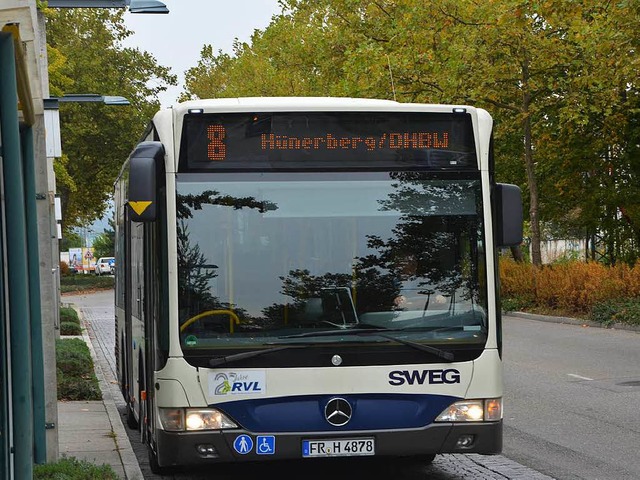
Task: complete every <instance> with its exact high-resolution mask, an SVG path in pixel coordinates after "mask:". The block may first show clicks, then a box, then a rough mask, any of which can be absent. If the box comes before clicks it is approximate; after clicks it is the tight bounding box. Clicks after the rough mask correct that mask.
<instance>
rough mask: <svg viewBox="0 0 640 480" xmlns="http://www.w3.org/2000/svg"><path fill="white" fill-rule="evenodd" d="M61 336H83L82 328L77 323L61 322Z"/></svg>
mask: <svg viewBox="0 0 640 480" xmlns="http://www.w3.org/2000/svg"><path fill="white" fill-rule="evenodd" d="M60 335H82V328H81V327H80V325H79V324H77V323H75V322H60Z"/></svg>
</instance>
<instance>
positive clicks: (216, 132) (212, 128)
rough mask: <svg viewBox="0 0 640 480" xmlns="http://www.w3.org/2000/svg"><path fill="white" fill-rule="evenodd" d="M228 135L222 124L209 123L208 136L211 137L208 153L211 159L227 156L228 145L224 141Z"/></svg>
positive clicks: (222, 158)
mask: <svg viewBox="0 0 640 480" xmlns="http://www.w3.org/2000/svg"><path fill="white" fill-rule="evenodd" d="M226 136H227V134H226V132H225V129H224V127H223V126H222V125H209V126H208V127H207V138H208V139H209V145H208V147H207V153H208V155H209V160H224V159H225V157H226V156H227V146H226V145H225V143H224V139H225V137H226Z"/></svg>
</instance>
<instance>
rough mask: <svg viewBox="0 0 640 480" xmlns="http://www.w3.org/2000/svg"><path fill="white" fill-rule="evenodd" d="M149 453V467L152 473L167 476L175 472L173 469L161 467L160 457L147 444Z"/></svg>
mask: <svg viewBox="0 0 640 480" xmlns="http://www.w3.org/2000/svg"><path fill="white" fill-rule="evenodd" d="M147 452H148V453H149V467H150V468H151V471H152V472H153V473H155V474H156V475H167V474H169V473H171V472H173V468H171V467H161V466H160V465H159V464H158V455H156V452H154V451H153V448H152V447H151V445H150V444H149V443H147Z"/></svg>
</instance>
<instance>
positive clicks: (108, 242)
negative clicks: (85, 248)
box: [92, 220, 116, 258]
mask: <svg viewBox="0 0 640 480" xmlns="http://www.w3.org/2000/svg"><path fill="white" fill-rule="evenodd" d="M115 245H116V232H115V228H114V223H113V220H109V228H105V229H104V232H102V233H100V234H98V235H97V236H96V238H95V239H94V240H93V244H92V246H93V256H94V257H96V258H100V257H113V255H114V252H115Z"/></svg>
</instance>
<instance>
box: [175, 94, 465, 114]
mask: <svg viewBox="0 0 640 480" xmlns="http://www.w3.org/2000/svg"><path fill="white" fill-rule="evenodd" d="M453 108H464V109H467V111H471V110H475V109H474V108H473V107H470V106H468V105H441V104H425V103H401V102H396V101H394V100H382V99H373V98H354V97H238V98H214V99H202V100H189V101H186V102H182V103H178V104H175V105H174V106H173V109H174V110H176V113H177V114H184V113H187V111H188V110H190V109H203V110H204V112H212V111H251V110H262V111H274V110H280V111H304V110H307V111H314V110H316V111H321V110H345V111H349V110H369V111H373V110H378V111H385V110H388V111H405V110H414V111H415V110H417V111H431V112H451V110H452V109H453Z"/></svg>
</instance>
